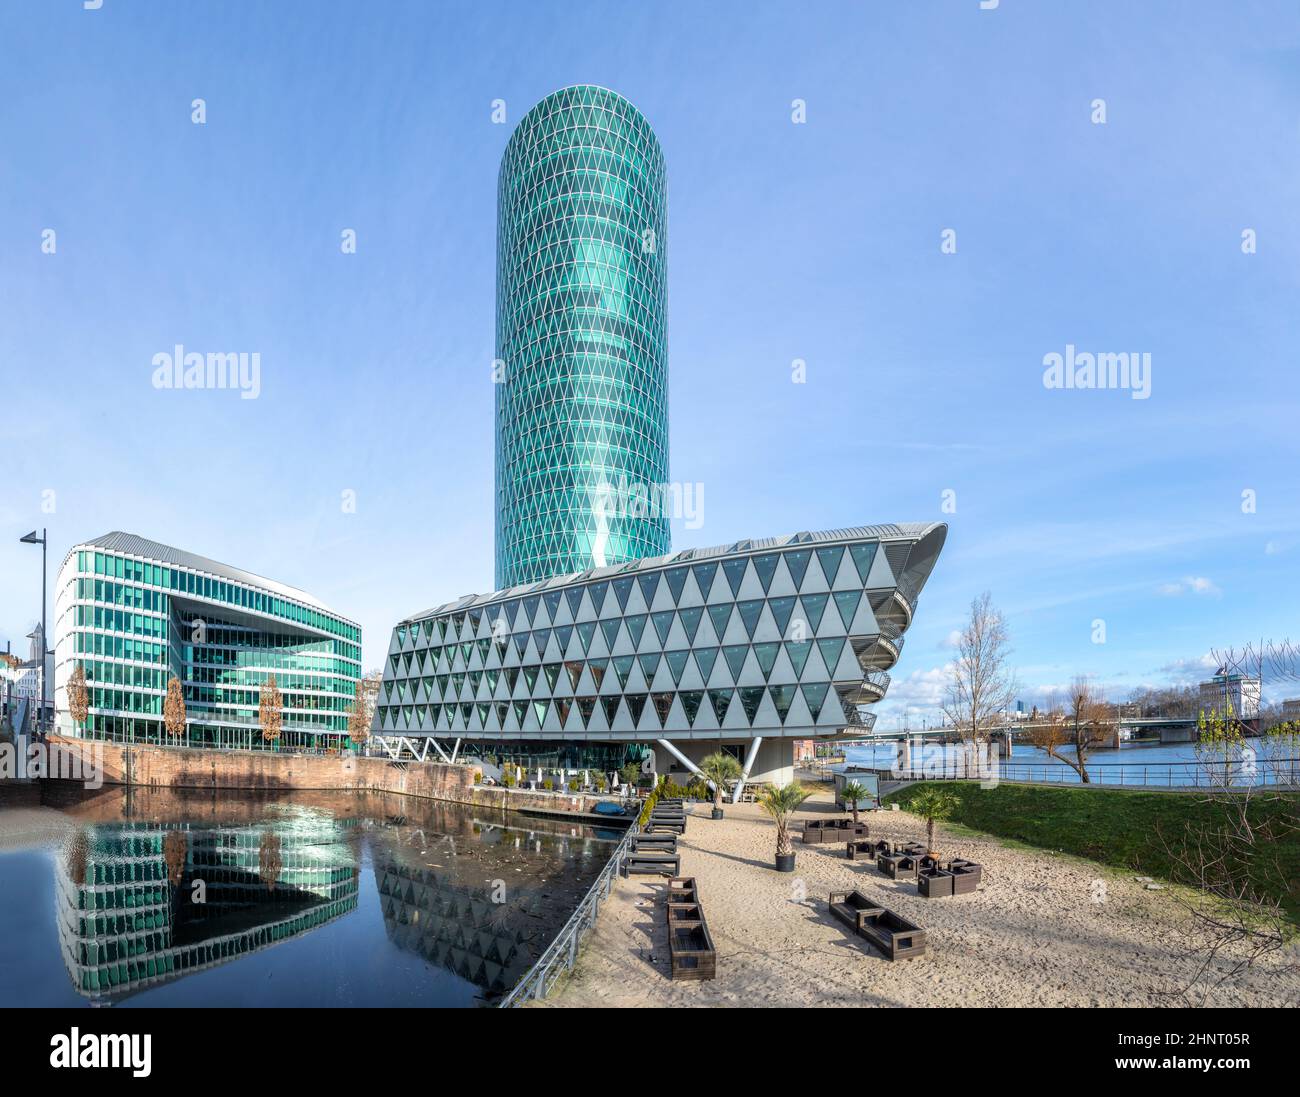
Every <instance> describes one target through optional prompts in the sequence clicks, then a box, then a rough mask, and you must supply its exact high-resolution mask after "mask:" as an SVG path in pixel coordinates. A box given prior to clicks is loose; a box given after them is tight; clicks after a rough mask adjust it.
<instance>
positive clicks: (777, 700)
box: [767, 686, 799, 724]
mask: <svg viewBox="0 0 1300 1097" xmlns="http://www.w3.org/2000/svg"><path fill="white" fill-rule="evenodd" d="M798 688H799V687H798V686H768V687H767V692H768V693H769V694H771V696H772V704H773V705H774V706H775V707H776V714H777V716H779V717H780V718H781V723H782V724H784V723H785V718H786V717H787V716H789V715H790V706H791V705H792V704H794V691H795V690H796V689H798Z"/></svg>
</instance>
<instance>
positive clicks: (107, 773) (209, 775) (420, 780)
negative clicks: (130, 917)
mask: <svg viewBox="0 0 1300 1097" xmlns="http://www.w3.org/2000/svg"><path fill="white" fill-rule="evenodd" d="M50 742H51V743H52V744H54V743H57V744H58V745H59V746H61V747H64V748H67V749H69V750H73V751H77V752H78V753H83V754H84V752H85V751H86V750H87V749H88V748H92V747H93V748H95V749H97V750H102V752H103V761H102V765H103V779H104V783H105V784H110V785H139V786H145V787H150V788H197V789H253V790H259V791H267V792H299V791H321V790H326V789H328V790H333V791H336V792H392V793H398V794H400V795H403V796H419V797H422V798H424V799H428V800H443V801H446V802H448V803H457V804H476V805H478V806H481V807H490V808H503V809H505V810H508V811H521V810H524V809H530V810H533V811H545V812H547V813H552V812H554V813H557V814H559V813H565V814H568V813H575V814H585V813H587V812H590V811H591V810H592V808H593V807H594V806H595V804H596V802H597V798H596V797H593V796H583V795H556V794H554V793H545V792H526V791H519V790H515V789H506V788H495V787H485V786H478V785H475V784H474V775H475V771H474V769H473V767H471V766H464V765H456V766H452V765H446V764H444V763H441V762H406V763H402V764H400V765H398V764H394V763H392V762H390V761H388V759H386V758H361V757H357V756H354V755H320V754H292V753H289V752H285V753H279V752H276V751H263V750H209V749H204V748H197V747H164V746H145V745H141V744H124V743H107V742H100V741H93V742H92V741H89V740H85V739H71V738H67V737H64V736H57V735H55V736H51V737H50Z"/></svg>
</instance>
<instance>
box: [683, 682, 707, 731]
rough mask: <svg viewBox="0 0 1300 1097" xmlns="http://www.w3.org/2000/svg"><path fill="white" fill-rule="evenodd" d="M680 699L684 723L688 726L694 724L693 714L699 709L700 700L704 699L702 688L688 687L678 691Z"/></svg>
mask: <svg viewBox="0 0 1300 1097" xmlns="http://www.w3.org/2000/svg"><path fill="white" fill-rule="evenodd" d="M677 696H679V697H680V698H681V699H682V711H683V712H684V713H686V723H687V724H688V725H689V726H690V727H694V726H695V714H696V713H697V712H699V711H700V702H701V701H702V700H704V691H703V690H702V689H688V690H683V691H682V692H681V693H679V694H678V695H677Z"/></svg>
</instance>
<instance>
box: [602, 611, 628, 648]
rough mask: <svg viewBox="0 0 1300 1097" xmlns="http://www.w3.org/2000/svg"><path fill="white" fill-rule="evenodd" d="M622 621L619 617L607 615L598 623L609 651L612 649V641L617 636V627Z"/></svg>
mask: <svg viewBox="0 0 1300 1097" xmlns="http://www.w3.org/2000/svg"><path fill="white" fill-rule="evenodd" d="M622 623H623V618H621V617H607V618H606V619H605V620H604V621H601V623H600V631H601V632H603V633H604V634H605V644H606V646H607V647H608V648H609V650H610V651H613V650H614V641H615V640H616V639H617V638H618V627H619V625H621V624H622Z"/></svg>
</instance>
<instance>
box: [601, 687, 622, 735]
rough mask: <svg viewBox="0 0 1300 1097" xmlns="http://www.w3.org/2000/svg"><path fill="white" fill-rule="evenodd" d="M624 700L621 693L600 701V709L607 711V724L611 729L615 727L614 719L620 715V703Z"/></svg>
mask: <svg viewBox="0 0 1300 1097" xmlns="http://www.w3.org/2000/svg"><path fill="white" fill-rule="evenodd" d="M621 700H623V695H622V694H621V693H615V694H614V695H613V696H610V697H602V698H601V699H600V707H601V708H603V709H604V710H605V723H607V724H608V725H609V726H610V727H613V726H614V717H615V716H617V715H618V703H619V702H620V701H621Z"/></svg>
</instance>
